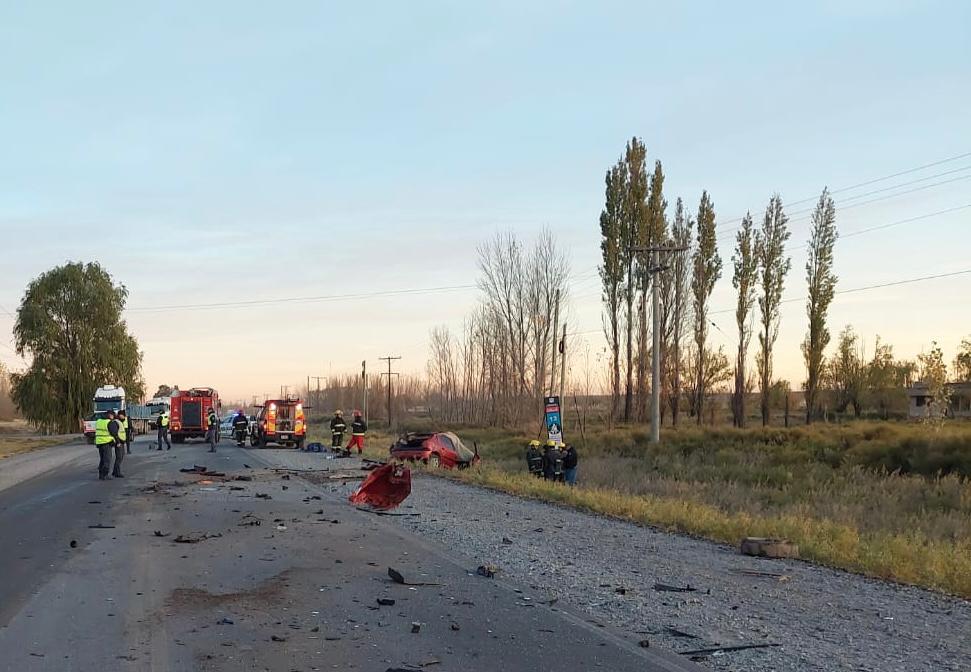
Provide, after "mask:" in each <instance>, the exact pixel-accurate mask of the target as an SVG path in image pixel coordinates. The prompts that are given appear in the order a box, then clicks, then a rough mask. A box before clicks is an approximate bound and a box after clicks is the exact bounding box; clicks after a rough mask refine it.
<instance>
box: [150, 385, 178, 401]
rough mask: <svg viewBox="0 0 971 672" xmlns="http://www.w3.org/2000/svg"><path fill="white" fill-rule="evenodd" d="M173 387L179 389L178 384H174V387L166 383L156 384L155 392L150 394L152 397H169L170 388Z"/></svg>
mask: <svg viewBox="0 0 971 672" xmlns="http://www.w3.org/2000/svg"><path fill="white" fill-rule="evenodd" d="M173 389H175V390H178V389H179V387H178V385H176V386H175V387H174V388H172V387H169V386H168V385H164V384H163V385H159V386H158V389H157V390H155V394H153V395H152V399H155V398H158V397H163V398H164V397H170V396H172V390H173Z"/></svg>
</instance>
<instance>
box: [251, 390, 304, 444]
mask: <svg viewBox="0 0 971 672" xmlns="http://www.w3.org/2000/svg"><path fill="white" fill-rule="evenodd" d="M304 408H309V406H306V407H305V406H304V405H303V401H301V400H300V399H297V398H295V397H287V398H286V399H267V400H266V401H265V402H264V403H263V406H262V408H260V412H259V415H257V416H256V423H255V425H254V427H253V430H252V433H251V434H250V445H252V446H259V447H260V448H266V445H267V444H268V443H276V444H279V445H282V446H287V447H288V448H294V447H296V448H300V449H301V450H302V449H303V442H304V439H306V438H307V422H306V418H305V417H304Z"/></svg>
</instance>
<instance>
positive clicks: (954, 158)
mask: <svg viewBox="0 0 971 672" xmlns="http://www.w3.org/2000/svg"><path fill="white" fill-rule="evenodd" d="M969 156H971V152H965V153H963V154H958V155H956V156H950V157H948V158H946V159H940V160H938V161H932V162H931V163H925V164H924V165H922V166H917V167H915V168H908V169H907V170H901V171H898V172H896V173H891V174H890V175H884V176H882V177H876V178H873V179H870V180H865V181H863V182H857V183H856V184H850V185H847V186H845V187H839V188H838V189H830V192H829V193H830V194H841V193H843V192H846V191H852V190H853V189H859V188H860V187H866V186H869V185H871V184H877V183H879V182H886V181H887V180H892V179H893V178H895V177H900V176H902V175H910V174H911V173H917V172H920V171H921V170H925V169H927V168H933V167H934V166H940V165H942V164H945V163H950V162H952V161H958V160H960V159H964V158H967V157H969ZM817 198H819V196H810V197H808V198H803V199H800V200H798V201H792V202H791V203H789V205H790V206H793V205H801V204H802V203H810V202H812V201H815V200H816V199H817ZM743 217H744V215H743V216H742V217H733V218H731V219H727V220H723V222H722V223H723V224H731V223H732V222H740V221H742V219H743Z"/></svg>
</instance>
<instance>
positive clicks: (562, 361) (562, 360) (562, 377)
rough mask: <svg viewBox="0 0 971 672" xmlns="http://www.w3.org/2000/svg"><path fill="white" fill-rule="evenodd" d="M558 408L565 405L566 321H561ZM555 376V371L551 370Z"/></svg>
mask: <svg viewBox="0 0 971 672" xmlns="http://www.w3.org/2000/svg"><path fill="white" fill-rule="evenodd" d="M559 350H560V408H561V410H562V407H563V405H564V404H565V403H566V320H563V338H562V339H561V340H560V347H559ZM553 375H556V370H555V369H554V370H553Z"/></svg>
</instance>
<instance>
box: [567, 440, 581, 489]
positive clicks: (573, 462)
mask: <svg viewBox="0 0 971 672" xmlns="http://www.w3.org/2000/svg"><path fill="white" fill-rule="evenodd" d="M577 461H578V456H577V449H576V448H575V447H574V446H573V444H572V443H570V444H567V446H566V452H565V453H564V454H563V477H564V479H565V480H566V482H567V484H568V485H576V484H577Z"/></svg>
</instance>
